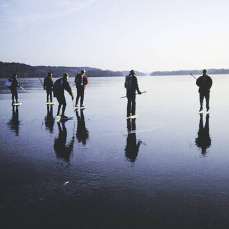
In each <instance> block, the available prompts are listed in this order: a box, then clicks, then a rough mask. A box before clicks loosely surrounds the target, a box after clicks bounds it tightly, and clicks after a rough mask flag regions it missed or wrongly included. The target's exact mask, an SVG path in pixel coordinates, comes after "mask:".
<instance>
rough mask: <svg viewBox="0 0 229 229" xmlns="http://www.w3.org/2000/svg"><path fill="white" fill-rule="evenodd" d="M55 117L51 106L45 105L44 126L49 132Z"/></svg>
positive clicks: (51, 131) (51, 129)
mask: <svg viewBox="0 0 229 229" xmlns="http://www.w3.org/2000/svg"><path fill="white" fill-rule="evenodd" d="M54 123H55V118H54V117H53V106H49V105H47V115H46V116H45V127H46V129H47V130H49V132H50V133H53V127H54Z"/></svg>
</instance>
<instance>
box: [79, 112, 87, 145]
mask: <svg viewBox="0 0 229 229" xmlns="http://www.w3.org/2000/svg"><path fill="white" fill-rule="evenodd" d="M76 117H77V130H76V138H77V139H78V142H79V143H82V144H83V145H86V144H87V140H88V138H89V131H88V129H87V128H86V125H85V119H84V113H83V110H80V115H79V112H78V111H77V110H76Z"/></svg>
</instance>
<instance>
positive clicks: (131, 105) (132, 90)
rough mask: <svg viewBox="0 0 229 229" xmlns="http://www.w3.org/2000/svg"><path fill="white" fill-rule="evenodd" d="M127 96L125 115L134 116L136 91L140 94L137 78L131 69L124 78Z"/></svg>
mask: <svg viewBox="0 0 229 229" xmlns="http://www.w3.org/2000/svg"><path fill="white" fill-rule="evenodd" d="M124 86H125V88H126V97H127V117H130V116H134V115H135V111H136V91H137V92H138V94H141V91H140V90H139V87H138V80H137V77H136V74H135V71H134V70H131V71H130V73H129V75H128V76H126V79H125V85H124Z"/></svg>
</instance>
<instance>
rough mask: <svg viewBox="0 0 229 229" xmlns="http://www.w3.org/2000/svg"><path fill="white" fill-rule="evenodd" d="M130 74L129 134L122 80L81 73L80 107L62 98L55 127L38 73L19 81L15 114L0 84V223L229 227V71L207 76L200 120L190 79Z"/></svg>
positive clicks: (8, 224) (1, 82)
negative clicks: (134, 87) (136, 91)
mask: <svg viewBox="0 0 229 229" xmlns="http://www.w3.org/2000/svg"><path fill="white" fill-rule="evenodd" d="M138 78H139V86H140V89H141V90H146V91H147V93H146V94H143V95H141V96H137V119H136V121H135V123H134V124H135V125H136V131H132V132H131V133H129V134H128V129H127V126H128V127H129V125H130V123H127V120H126V99H120V97H121V96H123V95H125V90H124V87H123V86H124V78H120V77H115V78H89V85H88V87H87V89H86V92H85V105H86V107H87V109H86V110H84V111H83V112H82V113H78V114H76V112H74V111H73V106H72V102H71V99H70V97H69V96H68V95H66V97H67V99H68V105H67V109H66V114H67V115H69V116H73V117H74V119H73V120H70V121H68V122H66V123H65V125H59V126H58V124H57V122H56V121H55V120H54V118H55V114H56V110H57V105H55V106H54V107H53V111H52V110H47V107H46V104H45V92H44V91H43V90H42V88H41V84H40V81H39V79H24V80H22V81H21V82H22V83H23V86H24V87H25V89H26V91H24V92H23V91H22V92H23V93H21V94H20V95H19V98H20V100H21V101H23V105H22V106H20V107H19V109H18V111H16V110H14V111H13V110H12V107H11V102H10V100H11V97H10V94H9V92H8V91H6V90H4V88H3V87H2V84H3V81H2V80H1V81H0V129H1V131H0V177H1V189H0V213H1V222H0V225H1V224H3V225H4V226H5V227H2V228H7V226H8V227H10V226H11V228H12V226H13V225H14V226H19V225H20V228H23V227H22V226H28V225H29V226H31V227H32V226H34V225H38V226H41V228H42V226H44V225H45V226H52V227H54V226H59V227H60V226H68V228H79V229H83V228H98V229H99V228H107V229H108V228H116V229H119V228H125V229H126V228H157V229H160V228H182V229H184V228H185V229H187V228H192V229H193V228H195V229H197V228H198V229H205V228H214V229H215V228H217V229H218V228H228V227H229V152H228V144H229V143H228V142H229V141H228V139H229V128H228V126H227V124H228V123H229V102H228V98H229V97H228V94H229V90H228V88H229V86H228V85H229V77H228V76H226V75H224V76H215V77H213V88H212V93H211V100H210V107H211V112H210V115H209V117H206V114H203V120H200V118H201V117H200V115H199V114H198V109H199V98H198V92H197V91H198V89H197V87H196V85H195V81H194V80H193V79H192V78H191V77H188V76H177V77H175V76H171V77H138ZM74 94H76V93H75V89H74ZM52 112H53V113H52ZM200 121H203V127H202V128H200V127H201V126H200V125H199V123H200ZM205 123H206V125H205ZM207 124H209V129H208V128H207ZM225 125H226V126H225ZM199 128H200V129H199ZM134 129H135V128H134Z"/></svg>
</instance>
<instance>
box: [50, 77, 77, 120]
mask: <svg viewBox="0 0 229 229" xmlns="http://www.w3.org/2000/svg"><path fill="white" fill-rule="evenodd" d="M64 90H66V91H67V92H68V93H69V94H70V96H71V97H72V100H73V99H74V97H73V94H72V89H71V87H70V85H69V83H68V74H67V73H64V75H63V77H62V78H60V79H58V80H56V81H55V83H54V84H53V94H54V96H55V97H56V99H57V101H58V103H59V104H58V111H57V116H59V115H60V109H61V107H62V113H61V118H62V119H67V118H68V117H67V116H65V115H64V113H65V109H66V99H65V96H64Z"/></svg>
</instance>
